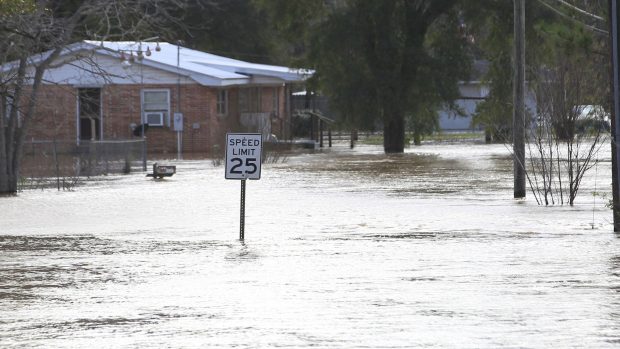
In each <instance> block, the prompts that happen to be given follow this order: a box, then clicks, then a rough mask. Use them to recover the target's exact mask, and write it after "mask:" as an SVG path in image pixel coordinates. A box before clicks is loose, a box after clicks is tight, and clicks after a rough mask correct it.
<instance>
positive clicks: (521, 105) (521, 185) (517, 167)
mask: <svg viewBox="0 0 620 349" xmlns="http://www.w3.org/2000/svg"><path fill="white" fill-rule="evenodd" d="M513 1H514V82H513V83H514V86H513V92H514V98H513V101H514V108H513V109H514V111H513V117H512V147H513V171H514V198H515V199H520V198H524V197H525V0H513Z"/></svg>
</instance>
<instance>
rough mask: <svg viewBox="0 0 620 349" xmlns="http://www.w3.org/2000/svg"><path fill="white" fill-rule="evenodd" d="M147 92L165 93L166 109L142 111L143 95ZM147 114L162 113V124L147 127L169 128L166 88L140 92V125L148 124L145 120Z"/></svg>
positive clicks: (168, 98) (167, 93)
mask: <svg viewBox="0 0 620 349" xmlns="http://www.w3.org/2000/svg"><path fill="white" fill-rule="evenodd" d="M147 92H166V104H167V105H168V108H166V109H162V110H148V111H147V110H144V94H145V93H147ZM147 113H149V114H150V113H162V114H165V115H162V124H161V125H154V124H153V125H149V126H154V127H163V126H170V89H168V88H147V89H142V90H140V114H141V115H142V123H143V124H145V123H147V122H148V119H147V118H146V114H147Z"/></svg>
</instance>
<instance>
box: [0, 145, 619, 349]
mask: <svg viewBox="0 0 620 349" xmlns="http://www.w3.org/2000/svg"><path fill="white" fill-rule="evenodd" d="M605 156H606V157H608V154H606V155H605ZM175 164H176V165H177V170H178V173H177V175H175V176H174V177H172V178H170V179H167V180H165V181H152V180H146V179H145V178H144V175H143V174H141V173H137V174H132V175H129V176H117V177H106V178H105V179H102V180H101V181H99V180H94V181H91V182H89V183H88V184H87V185H86V186H84V187H81V188H79V189H78V190H76V191H74V192H62V193H57V192H53V191H44V192H40V191H32V192H25V193H22V194H21V195H20V196H19V197H17V198H8V199H0V212H2V215H1V216H0V220H1V221H0V224H1V225H0V226H1V227H2V228H1V229H2V231H1V232H0V314H2V316H1V317H0V333H2V340H1V345H0V346H2V347H75V348H82V347H207V346H213V347H223V348H229V347H243V348H250V347H252V348H255V347H272V346H273V347H284V346H285V347H329V348H332V347H339V348H355V347H360V348H361V347H365V348H368V347H371V348H374V347H401V348H402V347H407V348H408V347H430V348H444V347H456V348H501V347H507V348H508V347H509V348H515V347H519V348H521V347H523V348H548V347H588V348H594V347H596V348H605V347H609V348H611V347H617V346H618V344H620V298H619V296H620V293H619V292H620V257H618V256H620V243H619V241H620V240H619V239H618V237H617V236H616V235H614V234H613V233H612V232H611V229H612V225H611V214H610V212H609V210H608V209H606V208H605V207H604V204H605V202H604V200H602V199H599V200H593V199H596V198H593V197H592V195H591V193H592V192H593V191H595V185H596V191H597V192H601V187H603V194H605V193H608V192H609V188H608V187H609V186H610V179H609V178H611V177H610V164H609V163H608V162H604V163H602V164H601V165H599V168H598V171H597V176H598V177H597V178H594V177H593V176H590V177H588V178H587V179H586V180H585V181H584V183H583V187H582V196H581V197H580V199H578V201H577V203H578V204H577V206H575V207H538V206H536V205H535V203H534V202H532V201H533V200H531V199H530V200H525V201H522V200H521V201H515V200H512V199H511V197H512V168H511V166H512V161H511V160H510V157H509V155H508V154H507V151H506V150H505V149H504V148H503V147H502V146H483V145H475V146H473V145H467V146H459V145H436V146H424V147H420V148H413V149H409V150H408V151H407V153H405V154H402V155H384V154H382V153H381V149H380V148H378V147H360V148H357V149H355V150H349V149H348V148H346V147H342V148H336V149H333V150H326V151H324V152H317V153H314V154H297V155H292V156H290V157H289V158H288V161H287V162H285V163H279V164H266V165H264V169H263V178H262V179H261V180H260V181H249V182H248V184H247V202H246V215H247V217H246V241H245V242H240V241H238V240H237V237H238V229H239V226H238V224H239V221H238V220H239V190H240V188H239V182H237V181H226V180H224V179H223V177H224V176H223V169H222V168H221V167H220V168H214V167H213V166H212V164H211V162H210V161H199V160H186V161H180V162H176V163H175ZM597 183H598V184H597ZM602 183H603V184H602ZM592 227H594V229H593V228H592ZM104 339H105V340H104Z"/></svg>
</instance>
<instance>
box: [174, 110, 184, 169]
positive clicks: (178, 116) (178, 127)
mask: <svg viewBox="0 0 620 349" xmlns="http://www.w3.org/2000/svg"><path fill="white" fill-rule="evenodd" d="M173 128H174V130H175V131H176V133H177V159H179V160H181V158H182V157H183V155H182V152H181V149H182V141H181V137H183V136H182V134H181V133H182V132H183V113H174V123H173Z"/></svg>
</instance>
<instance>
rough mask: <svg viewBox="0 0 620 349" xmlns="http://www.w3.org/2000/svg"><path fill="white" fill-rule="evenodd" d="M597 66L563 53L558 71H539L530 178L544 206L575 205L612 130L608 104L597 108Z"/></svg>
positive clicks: (533, 188)
mask: <svg viewBox="0 0 620 349" xmlns="http://www.w3.org/2000/svg"><path fill="white" fill-rule="evenodd" d="M596 67H597V65H596V64H592V62H584V60H583V59H575V57H572V58H568V57H567V56H560V55H559V56H558V57H556V64H555V65H554V66H553V67H544V68H540V69H539V70H538V74H537V76H538V77H539V79H538V81H537V82H536V83H535V84H534V86H535V88H534V93H535V96H536V102H537V109H538V110H537V116H538V117H537V119H536V120H535V123H536V124H535V125H533V127H531V128H530V132H529V135H528V136H529V140H528V149H529V164H528V165H529V166H528V171H527V174H528V180H529V184H530V188H531V191H532V193H533V194H534V197H535V199H536V201H537V202H538V203H539V204H544V205H554V204H569V205H573V204H574V202H575V198H576V197H577V193H578V191H579V188H580V185H581V181H582V179H583V177H584V175H585V173H586V172H587V171H588V170H589V169H591V168H592V167H593V166H594V165H595V164H596V163H597V161H598V159H597V154H598V151H599V150H600V148H601V146H602V145H603V144H604V143H605V141H606V139H607V137H606V135H607V133H606V132H607V131H608V130H609V126H608V119H607V117H606V115H607V114H606V112H605V110H604V108H603V106H602V105H599V104H592V103H596V100H593V99H592V96H593V94H592V92H593V90H592V88H593V87H592V82H593V80H594V79H593V77H594V76H596V72H595V71H593V69H596ZM602 94H603V93H601V95H602ZM594 95H596V94H594Z"/></svg>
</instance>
